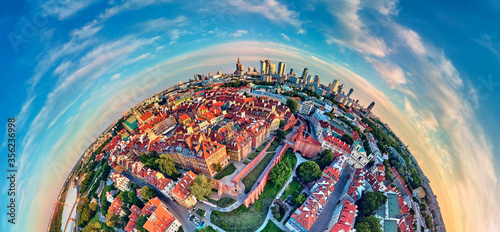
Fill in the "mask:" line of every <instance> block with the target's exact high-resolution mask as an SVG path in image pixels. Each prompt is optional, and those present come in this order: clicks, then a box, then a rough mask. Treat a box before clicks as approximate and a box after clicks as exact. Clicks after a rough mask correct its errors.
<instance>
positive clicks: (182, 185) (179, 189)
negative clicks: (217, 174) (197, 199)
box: [172, 171, 196, 200]
mask: <svg viewBox="0 0 500 232" xmlns="http://www.w3.org/2000/svg"><path fill="white" fill-rule="evenodd" d="M194 178H196V174H194V173H193V172H192V171H189V172H188V173H186V175H185V176H184V177H182V178H181V180H179V182H177V185H175V187H174V189H173V190H172V195H174V196H176V197H178V198H181V199H183V200H185V199H186V198H187V197H188V196H189V194H191V191H190V190H189V188H188V187H189V186H191V185H192V184H193V182H194Z"/></svg>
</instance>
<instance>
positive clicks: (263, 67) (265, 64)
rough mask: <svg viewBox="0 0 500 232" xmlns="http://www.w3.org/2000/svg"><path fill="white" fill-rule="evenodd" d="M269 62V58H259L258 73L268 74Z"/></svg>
mask: <svg viewBox="0 0 500 232" xmlns="http://www.w3.org/2000/svg"><path fill="white" fill-rule="evenodd" d="M270 64H271V61H270V60H260V75H266V74H268V72H269V66H270Z"/></svg>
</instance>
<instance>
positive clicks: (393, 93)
mask: <svg viewBox="0 0 500 232" xmlns="http://www.w3.org/2000/svg"><path fill="white" fill-rule="evenodd" d="M1 5H2V6H1V7H0V34H1V35H2V36H0V51H1V54H2V56H0V74H1V77H2V81H3V83H4V84H2V88H3V91H1V94H2V97H1V98H0V99H2V106H3V108H2V120H4V123H5V124H4V125H5V126H4V127H2V138H3V139H2V143H0V146H1V149H2V150H6V149H7V148H6V146H7V137H6V133H5V132H6V128H7V118H10V117H14V118H15V119H16V160H17V163H16V164H17V169H18V173H17V190H16V191H17V192H16V204H17V205H16V211H17V224H16V225H15V226H12V225H11V224H8V223H7V221H6V219H7V218H6V210H7V209H6V207H5V206H3V207H1V208H2V212H1V213H0V215H1V216H0V217H2V220H1V221H0V227H1V228H3V229H2V231H45V230H46V228H47V225H48V222H49V218H50V215H51V214H52V211H53V207H54V203H55V199H56V198H57V195H58V193H59V191H60V189H61V187H62V184H63V183H64V181H65V179H66V177H67V176H68V174H69V172H70V170H71V168H72V167H73V166H74V164H75V163H76V161H77V160H78V159H79V157H80V156H81V155H82V153H83V151H84V150H85V149H86V148H87V147H88V146H89V145H90V144H91V142H92V141H94V139H95V138H96V137H97V136H98V135H99V134H100V133H101V132H103V131H104V130H105V129H106V128H107V127H108V126H109V125H110V123H111V122H113V121H114V120H116V119H117V118H118V117H120V116H121V115H122V114H123V112H124V111H126V110H127V109H129V107H131V106H134V105H135V104H137V103H139V102H140V101H142V100H144V99H145V98H147V97H149V96H151V95H153V94H155V93H157V92H159V91H161V90H163V89H166V88H168V87H170V86H172V85H174V84H177V83H179V81H186V80H188V79H190V78H193V75H194V74H197V73H200V74H207V73H208V72H213V73H215V72H216V71H218V70H222V71H223V72H224V73H232V72H233V71H234V69H235V63H236V59H237V58H238V56H239V57H240V60H241V62H242V63H243V65H245V67H259V60H261V59H265V58H269V59H271V61H272V63H278V62H280V61H282V62H285V63H286V65H287V69H290V68H294V70H295V72H296V73H301V70H302V69H303V68H304V67H308V68H309V73H310V74H312V75H316V74H317V75H319V76H321V82H322V83H323V84H326V85H327V84H328V83H331V82H332V80H333V79H334V78H335V79H338V80H340V81H341V82H342V83H344V85H345V87H346V88H354V93H353V96H354V97H355V98H359V99H360V102H361V104H362V105H364V106H367V105H368V104H369V103H370V102H371V101H375V103H376V104H375V107H374V110H373V111H374V113H375V114H376V115H377V116H379V117H380V118H381V119H382V121H384V122H386V123H388V124H389V125H390V127H391V128H392V129H393V130H394V131H395V132H396V134H397V135H398V136H399V137H400V138H401V140H402V141H403V142H404V143H405V144H407V145H409V149H410V151H411V152H412V153H413V155H414V156H415V158H416V160H417V161H418V162H419V164H420V166H421V168H422V169H423V171H424V173H425V175H426V176H427V177H428V178H429V180H430V181H431V186H432V189H433V191H434V193H435V194H436V195H437V199H438V201H439V204H440V206H441V211H442V214H443V217H444V221H445V225H446V228H447V229H448V231H500V222H499V221H498V220H496V219H497V217H498V216H497V215H499V214H500V200H499V198H500V184H499V182H498V177H499V176H500V171H499V169H498V168H499V165H500V147H499V146H500V139H499V137H498V131H500V123H498V118H500V107H499V104H498V102H499V101H500V94H499V92H500V77H499V76H500V65H498V64H499V61H500V40H499V37H500V31H499V30H500V29H499V27H498V22H499V21H500V14H499V11H500V3H498V1H467V0H459V1H437V2H436V1H430V0H422V1H397V0H374V1H360V0H349V1H348V0H308V1H307V0H304V1H285V0H221V1H200V0H193V1H182V2H179V1H171V0H120V1H119V0H110V1H99V0H80V1H73V0H63V1H59V0H48V1H37V0H34V1H2V3H1ZM2 163H4V164H5V165H2V166H6V162H2ZM0 175H2V176H6V175H7V173H6V168H5V167H3V168H0ZM0 180H1V182H0V188H1V189H2V195H1V196H0V197H1V199H2V201H1V202H6V201H7V200H9V198H8V196H7V195H6V192H7V188H8V185H7V184H8V183H7V182H6V179H5V178H4V177H0Z"/></svg>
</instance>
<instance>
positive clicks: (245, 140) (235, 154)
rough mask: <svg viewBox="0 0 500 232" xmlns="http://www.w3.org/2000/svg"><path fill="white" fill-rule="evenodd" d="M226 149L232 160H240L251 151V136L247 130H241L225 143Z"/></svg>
mask: <svg viewBox="0 0 500 232" xmlns="http://www.w3.org/2000/svg"><path fill="white" fill-rule="evenodd" d="M226 150H227V154H228V155H229V157H230V158H231V159H232V160H235V161H240V160H242V159H244V158H246V157H247V156H248V155H249V154H250V152H251V151H252V137H251V136H250V134H249V133H248V132H246V131H243V132H241V133H240V134H239V135H237V136H234V137H233V138H232V139H231V140H230V141H229V142H228V143H227V145H226Z"/></svg>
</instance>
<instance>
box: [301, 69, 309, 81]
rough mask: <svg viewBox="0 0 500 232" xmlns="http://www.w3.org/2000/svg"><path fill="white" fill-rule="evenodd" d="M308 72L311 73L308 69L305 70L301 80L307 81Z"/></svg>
mask: <svg viewBox="0 0 500 232" xmlns="http://www.w3.org/2000/svg"><path fill="white" fill-rule="evenodd" d="M307 72H309V69H308V68H304V71H303V72H302V76H300V78H301V79H303V80H304V79H306V77H307Z"/></svg>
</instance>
